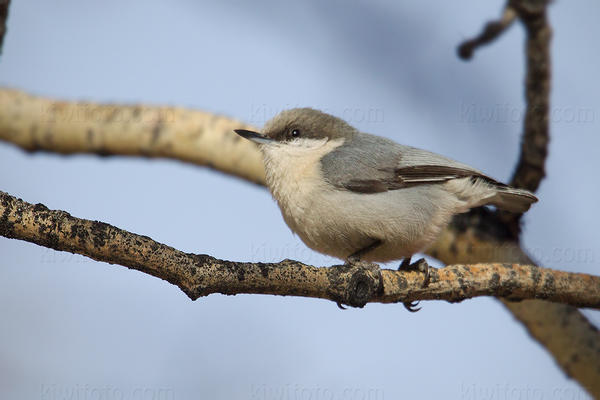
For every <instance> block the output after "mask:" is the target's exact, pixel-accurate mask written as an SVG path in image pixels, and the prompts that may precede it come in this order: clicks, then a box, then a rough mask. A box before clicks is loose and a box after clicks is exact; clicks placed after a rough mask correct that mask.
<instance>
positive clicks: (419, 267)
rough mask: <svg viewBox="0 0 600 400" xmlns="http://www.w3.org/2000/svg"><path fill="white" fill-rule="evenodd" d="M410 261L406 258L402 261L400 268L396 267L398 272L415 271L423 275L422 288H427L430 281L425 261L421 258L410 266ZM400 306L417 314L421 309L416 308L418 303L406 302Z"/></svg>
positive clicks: (427, 265)
mask: <svg viewBox="0 0 600 400" xmlns="http://www.w3.org/2000/svg"><path fill="white" fill-rule="evenodd" d="M410 259H411V257H406V258H405V259H404V260H402V263H401V264H400V267H398V271H416V272H421V273H423V274H424V275H425V279H424V280H423V285H422V287H424V288H426V287H427V286H429V282H430V280H431V274H430V271H429V264H427V261H425V259H424V258H421V259H419V260H417V261H415V262H414V263H412V264H411V262H410ZM402 304H404V308H406V309H407V310H408V311H410V312H417V311H419V310H420V309H421V307H417V306H418V305H419V302H418V301H412V302H409V301H406V302H404V303H402Z"/></svg>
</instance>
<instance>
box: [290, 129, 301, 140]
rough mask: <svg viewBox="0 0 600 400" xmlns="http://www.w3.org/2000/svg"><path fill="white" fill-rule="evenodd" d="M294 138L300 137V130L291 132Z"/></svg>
mask: <svg viewBox="0 0 600 400" xmlns="http://www.w3.org/2000/svg"><path fill="white" fill-rule="evenodd" d="M291 135H292V137H294V138H297V137H300V130H298V129H293V130H292V132H291Z"/></svg>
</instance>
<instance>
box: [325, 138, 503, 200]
mask: <svg viewBox="0 0 600 400" xmlns="http://www.w3.org/2000/svg"><path fill="white" fill-rule="evenodd" d="M321 169H322V171H323V175H324V177H325V180H327V181H328V182H329V183H330V184H332V185H333V186H335V187H337V188H340V189H346V190H350V191H353V192H360V193H378V192H386V191H388V190H397V189H402V188H407V187H411V186H416V185H424V184H432V183H442V182H445V181H448V180H450V179H456V178H463V177H478V178H482V179H484V180H486V181H488V182H490V183H493V184H495V185H499V186H504V185H503V184H501V183H499V182H497V181H495V180H493V179H492V178H490V177H488V176H485V175H483V174H482V173H481V172H480V171H478V170H476V169H474V168H471V167H469V166H468V165H465V164H462V163H459V162H457V161H454V160H451V159H449V158H446V157H444V156H441V155H439V154H435V153H431V152H429V151H426V150H421V149H417V148H414V147H409V146H403V145H400V144H397V143H395V142H393V141H391V140H388V139H385V138H382V137H379V136H373V135H368V134H360V135H356V136H354V137H353V138H351V139H350V140H349V141H348V142H346V143H344V144H343V145H342V146H340V147H338V148H336V149H335V150H334V151H332V152H331V153H329V154H327V155H325V156H324V157H323V158H322V159H321Z"/></svg>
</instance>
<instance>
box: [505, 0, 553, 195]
mask: <svg viewBox="0 0 600 400" xmlns="http://www.w3.org/2000/svg"><path fill="white" fill-rule="evenodd" d="M512 3H514V5H513V7H515V10H517V13H518V15H519V19H520V20H521V21H522V22H523V24H524V25H525V28H526V31H527V39H526V41H527V44H526V57H527V72H526V78H525V99H526V103H527V110H526V113H525V121H524V125H523V135H522V138H521V154H520V156H519V162H518V164H517V167H516V168H515V172H514V174H513V177H512V179H511V185H513V186H515V187H519V188H523V189H527V190H530V191H532V192H535V191H536V190H537V189H538V187H539V185H540V183H541V181H542V179H544V177H545V176H546V172H545V162H546V157H547V155H548V143H549V142H550V129H549V120H550V78H551V60H550V42H551V39H552V28H551V27H550V24H549V23H548V19H547V16H546V4H547V3H548V1H544V0H542V1H537V2H533V3H535V4H533V5H529V4H528V2H523V1H512Z"/></svg>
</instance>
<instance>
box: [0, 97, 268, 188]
mask: <svg viewBox="0 0 600 400" xmlns="http://www.w3.org/2000/svg"><path fill="white" fill-rule="evenodd" d="M240 127H245V128H248V129H252V127H250V126H248V125H247V124H244V123H242V122H240V121H237V120H234V119H232V118H226V117H222V116H217V115H214V114H211V113H207V112H202V111H195V110H188V109H183V108H178V107H153V106H145V105H113V104H96V103H89V102H65V101H58V100H52V99H46V98H41V97H36V96H31V95H29V94H26V93H24V92H21V91H18V90H12V89H0V140H3V141H6V142H9V143H13V144H15V145H17V146H19V147H21V148H22V149H24V150H26V151H29V152H35V151H50V152H53V153H60V154H78V153H91V154H97V155H100V156H112V155H128V156H141V157H163V158H171V159H175V160H180V161H186V162H190V163H194V164H197V165H203V166H208V167H211V168H214V169H216V170H218V171H222V172H225V173H228V174H231V175H234V176H238V177H240V178H243V179H246V180H249V181H251V182H256V183H259V184H262V183H263V182H264V171H263V165H262V159H261V156H260V153H259V152H258V151H257V150H256V149H255V145H254V144H252V143H251V142H249V141H247V140H243V139H241V138H240V136H239V135H236V134H235V133H234V132H233V129H235V128H240Z"/></svg>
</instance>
